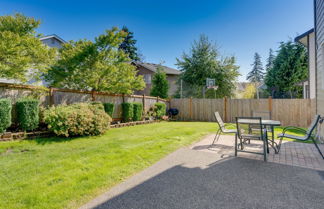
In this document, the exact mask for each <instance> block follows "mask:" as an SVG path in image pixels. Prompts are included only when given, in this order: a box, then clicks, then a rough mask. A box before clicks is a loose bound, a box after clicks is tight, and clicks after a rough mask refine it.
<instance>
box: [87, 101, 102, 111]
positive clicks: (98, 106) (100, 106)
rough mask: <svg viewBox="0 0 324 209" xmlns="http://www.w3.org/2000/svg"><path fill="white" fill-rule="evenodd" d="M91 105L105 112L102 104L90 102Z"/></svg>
mask: <svg viewBox="0 0 324 209" xmlns="http://www.w3.org/2000/svg"><path fill="white" fill-rule="evenodd" d="M90 104H91V105H94V106H96V107H97V108H99V109H101V110H104V106H103V104H102V102H90Z"/></svg>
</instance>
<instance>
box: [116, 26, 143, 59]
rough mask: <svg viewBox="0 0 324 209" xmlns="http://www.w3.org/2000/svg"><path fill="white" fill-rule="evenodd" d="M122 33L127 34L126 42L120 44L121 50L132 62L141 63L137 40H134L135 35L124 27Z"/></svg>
mask: <svg viewBox="0 0 324 209" xmlns="http://www.w3.org/2000/svg"><path fill="white" fill-rule="evenodd" d="M122 31H124V32H125V33H127V35H126V37H125V39H124V41H123V42H122V43H121V44H120V46H119V49H121V50H123V51H124V52H125V53H126V54H128V57H129V58H130V59H131V60H132V61H139V60H140V57H139V54H138V52H137V47H136V46H135V45H136V42H137V41H136V40H135V39H134V33H133V32H131V31H129V30H128V28H127V27H126V26H123V28H122Z"/></svg>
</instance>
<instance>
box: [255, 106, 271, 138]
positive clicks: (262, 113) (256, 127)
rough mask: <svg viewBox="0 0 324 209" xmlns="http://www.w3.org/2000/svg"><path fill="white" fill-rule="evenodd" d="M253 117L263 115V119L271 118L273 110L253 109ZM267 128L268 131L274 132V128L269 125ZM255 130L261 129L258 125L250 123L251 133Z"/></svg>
mask: <svg viewBox="0 0 324 209" xmlns="http://www.w3.org/2000/svg"><path fill="white" fill-rule="evenodd" d="M252 117H261V118H262V120H271V112H269V111H254V110H253V111H252ZM265 128H267V131H268V133H272V130H271V129H270V128H269V127H265ZM253 131H260V130H259V127H258V125H249V133H252V132H253Z"/></svg>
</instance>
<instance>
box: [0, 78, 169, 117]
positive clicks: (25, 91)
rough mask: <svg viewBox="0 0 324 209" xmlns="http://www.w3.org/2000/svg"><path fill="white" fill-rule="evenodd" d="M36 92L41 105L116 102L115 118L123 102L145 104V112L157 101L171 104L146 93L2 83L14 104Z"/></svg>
mask: <svg viewBox="0 0 324 209" xmlns="http://www.w3.org/2000/svg"><path fill="white" fill-rule="evenodd" d="M35 94H36V95H37V96H38V97H39V98H40V101H41V105H42V106H44V107H48V106H52V105H60V104H72V103H77V102H91V101H100V102H109V103H114V104H115V110H114V113H113V118H114V119H120V118H121V103H123V102H140V103H142V104H143V111H144V112H147V111H149V109H150V108H151V107H152V106H153V105H154V104H155V103H156V102H163V103H165V104H167V106H169V101H168V100H165V99H161V98H158V97H150V96H145V95H123V94H108V93H104V92H96V91H77V90H70V89H57V88H45V87H37V86H30V85H17V84H8V83H0V98H10V99H11V101H12V102H13V104H14V103H15V102H16V101H17V99H19V98H22V97H27V96H31V95H34V96H35Z"/></svg>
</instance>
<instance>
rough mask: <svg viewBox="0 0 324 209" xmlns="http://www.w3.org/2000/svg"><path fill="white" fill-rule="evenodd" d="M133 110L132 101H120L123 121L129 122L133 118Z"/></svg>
mask: <svg viewBox="0 0 324 209" xmlns="http://www.w3.org/2000/svg"><path fill="white" fill-rule="evenodd" d="M133 114H134V110H133V103H129V102H124V103H122V116H123V121H124V122H129V121H131V119H132V118H133Z"/></svg>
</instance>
